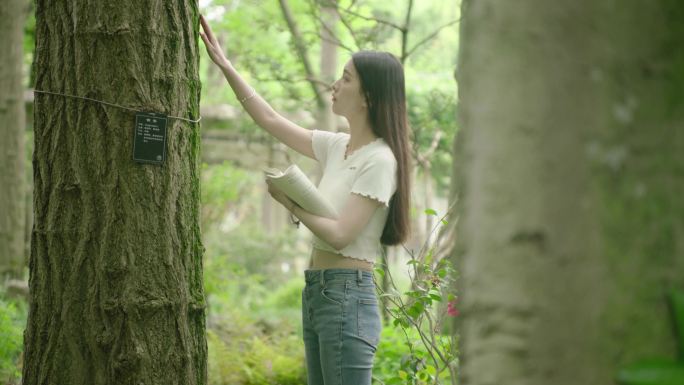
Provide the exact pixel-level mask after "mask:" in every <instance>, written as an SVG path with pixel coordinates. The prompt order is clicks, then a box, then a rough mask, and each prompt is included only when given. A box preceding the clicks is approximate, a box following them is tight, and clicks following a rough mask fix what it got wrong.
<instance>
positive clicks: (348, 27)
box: [335, 8, 361, 49]
mask: <svg viewBox="0 0 684 385" xmlns="http://www.w3.org/2000/svg"><path fill="white" fill-rule="evenodd" d="M335 12H337V17H339V18H340V21H341V22H342V25H344V27H345V28H346V29H347V31H348V32H349V34H350V35H351V37H352V40H354V44H355V45H356V48H357V49H361V44H360V43H359V42H360V40H359V38H358V37H357V36H356V31H354V29H353V28H352V27H351V24H349V21H348V20H347V19H346V18H344V16H342V14H341V13H340V10H339V8H335Z"/></svg>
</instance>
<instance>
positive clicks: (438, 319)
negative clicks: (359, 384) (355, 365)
mask: <svg viewBox="0 0 684 385" xmlns="http://www.w3.org/2000/svg"><path fill="white" fill-rule="evenodd" d="M425 213H426V214H428V215H435V216H437V215H438V214H437V211H436V210H434V209H430V208H428V209H426V210H425ZM440 223H441V225H439V226H443V225H445V224H446V221H444V219H443V218H442V219H441V222H440ZM442 228H443V227H442ZM434 248H435V245H434V244H432V245H431V244H426V245H424V247H423V248H422V249H421V250H420V251H419V252H418V253H417V254H415V253H413V252H411V253H410V255H411V258H410V259H409V261H408V262H407V265H408V266H409V268H410V269H409V270H410V271H412V273H410V276H411V286H410V288H409V289H408V290H405V291H404V292H403V295H402V294H400V293H399V290H398V289H397V286H396V284H395V283H394V280H393V279H392V277H391V275H390V276H388V277H387V278H388V279H389V282H390V286H391V289H390V290H389V291H387V292H382V290H380V288H378V290H379V291H380V292H381V294H380V296H381V297H382V298H385V299H387V300H388V302H389V303H390V305H389V306H388V309H387V310H388V311H389V314H390V315H391V317H392V322H391V326H388V327H386V328H385V329H389V330H386V331H384V333H385V334H386V337H385V338H386V339H387V341H385V342H383V344H382V346H381V347H380V348H379V355H378V357H379V358H378V365H376V369H377V370H378V375H377V380H378V382H380V383H383V384H407V385H409V384H410V385H416V384H442V383H444V382H451V383H452V384H455V383H456V380H457V376H456V373H457V357H458V344H457V339H456V336H455V334H454V333H450V332H449V329H450V328H449V327H448V326H449V325H450V324H449V323H448V322H449V321H450V319H452V318H451V317H457V316H458V311H457V309H456V302H457V297H456V295H455V294H454V293H453V292H452V290H453V289H452V288H453V281H454V280H455V279H456V272H455V271H454V270H453V269H452V267H451V265H450V263H449V261H448V260H446V259H444V258H438V257H436V256H435V255H434ZM376 273H377V274H378V275H381V276H384V274H385V273H384V271H383V270H382V269H381V268H378V269H377V270H376ZM385 344H391V345H392V346H393V347H387V346H386V345H385ZM383 348H388V352H382V353H380V351H381V350H382V349H383ZM392 360H394V361H393V362H391V361H392Z"/></svg>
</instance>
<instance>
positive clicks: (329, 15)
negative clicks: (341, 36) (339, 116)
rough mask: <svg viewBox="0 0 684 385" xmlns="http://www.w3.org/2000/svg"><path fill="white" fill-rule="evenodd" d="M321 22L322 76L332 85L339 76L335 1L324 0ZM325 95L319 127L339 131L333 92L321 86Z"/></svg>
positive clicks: (319, 113) (318, 113) (323, 79)
mask: <svg viewBox="0 0 684 385" xmlns="http://www.w3.org/2000/svg"><path fill="white" fill-rule="evenodd" d="M320 7H321V9H320V12H321V17H322V20H321V22H322V23H323V24H324V27H323V28H322V29H321V66H320V69H321V72H320V78H321V80H322V81H324V82H326V83H327V84H330V85H332V83H333V82H334V81H335V78H336V77H337V44H335V43H334V41H335V39H336V37H335V34H336V31H337V23H338V14H337V10H336V9H335V7H336V5H335V4H334V3H333V2H328V1H322V2H321V5H320ZM319 89H320V93H321V95H323V103H324V104H323V105H322V106H319V108H318V111H317V115H318V116H317V123H318V124H317V128H318V129H319V130H326V131H337V125H336V124H335V114H333V112H332V100H331V99H330V96H331V92H330V90H328V89H326V88H325V87H319Z"/></svg>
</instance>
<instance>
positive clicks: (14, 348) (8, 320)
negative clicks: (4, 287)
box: [0, 296, 27, 381]
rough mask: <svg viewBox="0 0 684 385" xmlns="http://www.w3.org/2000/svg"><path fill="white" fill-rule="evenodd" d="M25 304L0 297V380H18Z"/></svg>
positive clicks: (24, 321)
mask: <svg viewBox="0 0 684 385" xmlns="http://www.w3.org/2000/svg"><path fill="white" fill-rule="evenodd" d="M26 312H27V309H26V304H25V303H24V302H22V301H15V300H9V299H5V298H3V297H1V296H0V379H2V380H3V381H5V380H6V379H8V378H19V377H20V376H21V368H20V367H19V366H18V364H19V362H18V361H19V357H20V355H21V351H22V349H23V337H24V333H23V332H24V325H25V324H26V314H27V313H26Z"/></svg>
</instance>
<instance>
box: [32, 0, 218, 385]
mask: <svg viewBox="0 0 684 385" xmlns="http://www.w3.org/2000/svg"><path fill="white" fill-rule="evenodd" d="M198 17H199V15H198V6H197V3H196V2H195V1H173V2H162V1H153V0H141V1H139V0H135V1H134V0H126V1H118V2H116V3H111V2H89V1H83V0H70V1H67V0H59V1H55V0H52V1H47V0H38V1H37V4H36V64H35V65H36V89H37V90H45V91H51V92H58V93H64V94H70V95H77V96H85V97H89V98H93V99H97V100H102V101H106V102H109V103H116V104H119V105H123V106H127V107H130V108H134V109H136V110H143V111H155V112H159V113H165V114H168V115H174V116H179V117H184V118H188V119H196V118H197V116H198V114H199V95H200V83H199V76H198V60H199V55H198ZM134 126H135V113H134V112H132V111H129V110H126V109H123V108H118V107H113V106H109V105H104V104H102V103H98V102H93V101H86V100H81V99H75V98H69V97H64V96H56V95H49V94H40V93H39V94H37V95H36V100H35V150H34V157H33V163H34V202H35V204H34V207H35V209H34V210H35V211H34V217H35V222H34V226H33V233H32V241H31V257H30V263H29V269H30V279H29V285H30V308H29V315H28V322H27V328H26V332H25V334H24V343H25V361H24V368H23V384H25V385H36V384H51V385H52V384H55V385H60V384H64V385H67V384H68V385H71V384H98V385H99V384H107V385H113V384H130V385H138V384H146V385H152V384H159V385H162V384H164V385H168V384H183V385H187V384H191V385H195V384H205V383H206V379H207V374H206V359H207V350H206V349H207V348H206V339H205V304H204V291H203V282H202V252H203V247H202V244H201V240H200V225H199V220H200V218H199V213H200V210H199V197H200V194H199V191H200V190H199V188H200V186H199V170H200V168H199V150H200V142H199V140H200V136H199V125H198V124H193V123H189V122H187V121H182V120H179V119H172V118H170V119H169V120H168V125H167V131H168V132H167V140H166V160H165V162H164V164H163V165H151V164H140V163H136V162H134V161H133V160H132V148H133V130H134Z"/></svg>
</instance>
